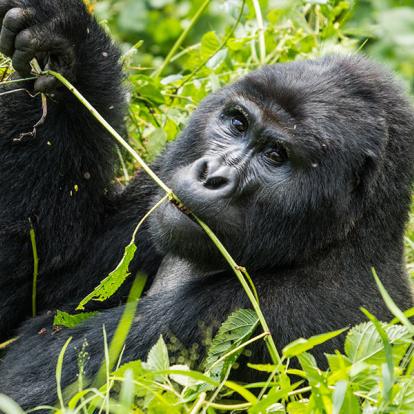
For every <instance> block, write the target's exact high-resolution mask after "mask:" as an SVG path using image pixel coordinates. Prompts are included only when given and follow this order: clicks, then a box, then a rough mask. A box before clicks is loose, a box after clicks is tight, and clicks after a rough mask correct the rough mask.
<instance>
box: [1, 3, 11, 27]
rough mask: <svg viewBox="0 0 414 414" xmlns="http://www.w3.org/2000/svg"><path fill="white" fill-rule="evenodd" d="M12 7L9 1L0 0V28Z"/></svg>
mask: <svg viewBox="0 0 414 414" xmlns="http://www.w3.org/2000/svg"><path fill="white" fill-rule="evenodd" d="M12 7H13V3H12V2H11V1H10V0H0V27H1V25H2V24H3V19H4V16H5V14H6V13H7V11H8V10H10V9H11V8H12Z"/></svg>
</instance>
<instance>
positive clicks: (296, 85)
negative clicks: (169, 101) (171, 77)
mask: <svg viewBox="0 0 414 414" xmlns="http://www.w3.org/2000/svg"><path fill="white" fill-rule="evenodd" d="M323 62H324V63H321V61H319V63H318V64H316V63H313V62H302V63H293V64H287V65H277V66H273V67H267V68H264V69H262V70H260V71H258V72H255V73H252V74H250V75H248V76H247V77H245V78H243V79H242V80H240V81H239V82H237V83H235V84H233V85H231V86H229V87H227V88H225V89H223V90H222V91H220V92H219V93H217V94H215V95H212V96H210V97H209V98H207V99H206V100H205V101H204V102H203V103H202V104H201V105H200V107H199V109H198V110H197V111H196V113H195V114H194V115H193V117H192V119H191V120H190V123H189V126H188V127H187V129H186V130H185V131H184V133H183V134H182V136H181V137H180V138H179V139H178V140H177V141H176V142H175V143H173V144H172V145H171V146H170V147H169V148H168V149H167V151H166V153H165V154H164V156H163V157H162V158H161V159H160V160H159V162H160V164H161V175H162V177H163V178H164V179H165V180H166V182H167V183H168V184H169V185H170V187H171V188H172V189H173V191H174V192H175V193H176V194H177V195H178V197H179V198H180V199H181V200H182V201H183V203H184V204H185V206H186V207H188V208H189V209H190V210H191V211H192V212H194V213H195V214H196V215H197V216H198V217H200V218H201V219H202V220H203V221H205V222H206V223H207V224H208V225H209V226H210V227H211V228H212V230H213V231H214V232H215V233H216V234H217V236H218V237H219V238H220V240H221V241H222V242H223V243H224V245H225V246H226V247H227V248H228V249H229V251H230V253H231V254H232V255H233V256H234V257H235V259H236V260H237V261H238V263H240V264H242V265H246V266H248V267H249V268H250V269H254V268H268V269H269V268H272V267H277V266H280V265H288V264H290V263H292V262H294V261H300V260H302V259H305V258H308V257H309V256H311V255H312V253H313V252H317V251H319V250H321V249H323V248H326V246H328V245H329V244H332V243H335V242H338V241H340V240H342V239H343V238H345V237H346V236H347V234H348V233H349V231H350V230H351V229H352V227H353V226H354V224H355V222H356V220H357V219H358V218H359V217H360V216H361V214H362V211H363V208H364V207H363V205H364V203H366V201H367V198H368V195H367V194H368V190H367V185H368V182H369V179H370V178H369V177H371V176H373V175H374V172H375V171H376V165H377V160H378V158H379V157H380V153H381V151H382V147H383V145H384V140H385V135H386V134H385V127H384V119H383V117H382V113H381V108H380V107H375V106H374V105H375V104H376V103H375V97H374V96H373V91H370V90H369V89H367V88H368V87H367V85H366V84H365V83H364V82H363V79H360V78H359V77H358V75H353V77H351V76H348V78H345V79H344V74H343V73H341V68H340V67H338V64H335V61H333V62H330V61H329V60H327V61H323ZM360 91H362V92H361V93H360ZM368 92H370V93H372V95H369V93H368ZM361 194H362V195H363V197H362V198H361ZM151 224H152V232H153V234H154V238H155V240H156V243H157V245H158V246H160V249H161V250H162V251H164V252H165V251H170V252H173V253H175V254H179V255H181V256H184V257H188V258H190V259H193V260H196V261H197V262H207V263H215V262H216V260H218V257H219V256H220V255H219V254H218V253H217V251H216V248H215V247H214V246H213V245H212V243H211V242H210V241H209V239H208V238H207V236H206V235H205V234H204V233H203V231H202V230H201V229H200V228H199V227H198V225H197V224H195V223H194V222H192V221H191V220H190V219H189V218H188V217H187V216H186V215H185V214H184V213H183V212H181V211H180V210H179V209H178V208H177V207H175V206H174V205H172V204H171V203H169V204H165V205H163V206H162V207H161V208H160V209H159V210H158V211H157V212H156V213H155V214H154V215H153V217H152V219H151ZM217 263H218V262H217Z"/></svg>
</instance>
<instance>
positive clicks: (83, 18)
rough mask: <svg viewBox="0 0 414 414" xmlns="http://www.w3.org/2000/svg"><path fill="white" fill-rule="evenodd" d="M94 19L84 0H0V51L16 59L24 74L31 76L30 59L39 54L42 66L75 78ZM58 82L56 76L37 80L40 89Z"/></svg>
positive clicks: (15, 61)
mask: <svg viewBox="0 0 414 414" xmlns="http://www.w3.org/2000/svg"><path fill="white" fill-rule="evenodd" d="M90 22H91V17H90V16H89V15H88V13H87V10H86V9H85V6H84V5H83V2H82V1H81V0H64V1H56V0H55V1H54V0H0V27H1V33H0V52H2V53H3V54H4V55H6V56H8V57H10V58H11V59H12V63H13V66H14V68H15V69H16V71H17V72H18V73H19V75H21V76H23V77H27V76H30V73H31V65H30V62H31V61H32V59H33V58H36V59H37V61H38V62H39V64H40V67H41V68H42V69H45V70H47V69H53V70H56V71H57V72H59V73H61V74H62V75H63V76H65V77H67V78H68V79H70V80H72V81H73V80H75V78H76V73H75V68H76V64H77V63H78V62H77V61H78V59H77V57H78V54H79V49H80V47H81V45H82V43H83V41H84V39H85V38H86V36H87V33H88V25H89V23H90ZM57 86H58V81H57V80H56V79H55V78H54V77H52V76H42V77H40V78H39V79H37V81H36V82H35V90H36V91H40V92H51V91H53V90H54V89H55V88H56V87H57Z"/></svg>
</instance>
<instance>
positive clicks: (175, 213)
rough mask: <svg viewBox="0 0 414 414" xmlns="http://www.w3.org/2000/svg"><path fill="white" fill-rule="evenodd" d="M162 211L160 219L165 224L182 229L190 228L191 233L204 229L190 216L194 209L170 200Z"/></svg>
mask: <svg viewBox="0 0 414 414" xmlns="http://www.w3.org/2000/svg"><path fill="white" fill-rule="evenodd" d="M160 213H161V214H160V216H161V217H160V221H161V222H162V224H163V225H168V226H173V227H175V228H180V230H181V231H183V230H190V232H191V233H194V231H198V232H201V231H202V229H201V227H200V226H199V225H198V224H197V223H196V222H195V221H194V220H193V219H192V218H191V217H190V216H189V214H190V213H192V211H191V210H190V209H188V208H186V207H185V208H183V207H180V206H178V205H177V204H176V203H174V202H171V201H170V202H168V203H166V204H165V205H164V208H163V209H162V211H160Z"/></svg>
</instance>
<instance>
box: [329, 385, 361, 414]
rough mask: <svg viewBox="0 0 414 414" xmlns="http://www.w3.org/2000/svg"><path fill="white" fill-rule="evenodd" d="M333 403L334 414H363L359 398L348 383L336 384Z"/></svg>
mask: <svg viewBox="0 0 414 414" xmlns="http://www.w3.org/2000/svg"><path fill="white" fill-rule="evenodd" d="M332 403H333V410H332V414H340V413H342V414H348V413H352V414H359V413H360V412H361V408H360V406H359V402H358V398H357V397H356V396H355V395H354V393H353V392H352V388H351V387H350V384H349V383H348V381H339V382H337V383H336V384H335V390H334V392H333V395H332Z"/></svg>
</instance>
